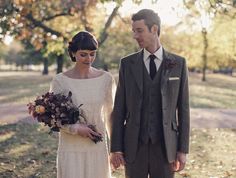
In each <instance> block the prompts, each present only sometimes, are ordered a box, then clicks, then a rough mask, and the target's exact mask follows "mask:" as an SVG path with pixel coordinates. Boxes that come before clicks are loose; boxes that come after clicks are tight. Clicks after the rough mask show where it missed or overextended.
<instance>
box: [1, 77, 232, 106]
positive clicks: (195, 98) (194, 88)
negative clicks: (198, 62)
mask: <svg viewBox="0 0 236 178" xmlns="http://www.w3.org/2000/svg"><path fill="white" fill-rule="evenodd" d="M0 76H1V77H0V86H1V90H0V103H22V104H25V103H28V102H29V101H32V100H33V99H34V98H35V96H36V95H41V94H43V93H44V92H46V91H48V89H49V85H50V81H51V79H52V75H49V76H42V75H41V74H40V73H33V72H30V73H27V72H17V73H16V72H15V73H11V72H0ZM189 81H190V82H189V83H190V89H189V90H190V106H191V107H192V108H222V109H234V108H236V77H230V76H226V75H221V74H208V75H207V81H206V82H202V81H201V75H200V74H193V73H191V74H190V79H189Z"/></svg>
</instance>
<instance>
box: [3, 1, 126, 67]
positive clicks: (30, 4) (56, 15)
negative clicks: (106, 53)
mask: <svg viewBox="0 0 236 178" xmlns="http://www.w3.org/2000/svg"><path fill="white" fill-rule="evenodd" d="M107 1H109V0H107ZM69 2H70V3H69ZM103 2H106V1H105V0H102V1H98V0H70V1H69V0H55V1H53V2H52V1H44V0H38V1H33V0H24V1H23V0H15V1H12V0H10V1H3V3H2V4H1V8H0V13H1V15H2V16H3V18H2V19H1V22H0V25H1V26H0V28H1V35H0V38H1V39H3V37H4V35H12V36H15V38H16V39H18V40H25V39H26V40H28V41H30V42H31V44H32V45H34V47H35V49H36V50H40V49H43V51H45V54H46V55H49V54H51V53H53V54H56V55H57V57H58V59H57V64H58V69H57V72H61V71H62V64H63V55H64V54H65V48H66V44H67V42H68V40H69V39H70V38H71V36H72V35H74V34H75V33H76V32H77V31H79V30H83V29H84V30H87V31H90V32H93V33H95V32H97V33H98V40H99V44H100V45H101V44H102V43H104V41H105V40H106V39H107V36H108V33H107V30H108V28H109V27H110V25H111V23H112V21H113V19H114V17H115V16H116V14H117V12H118V9H119V7H120V5H121V3H122V1H117V2H116V6H115V7H114V9H113V11H112V13H111V14H110V15H109V16H108V18H107V20H106V22H105V23H104V24H105V26H98V25H96V23H95V22H94V21H95V19H96V18H95V15H96V14H95V11H94V8H96V7H97V6H96V5H97V4H98V3H103ZM3 9H4V10H3ZM97 16H98V15H97ZM65 27H66V28H65ZM96 29H99V30H96ZM53 45H56V47H53Z"/></svg>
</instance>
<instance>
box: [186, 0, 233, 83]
mask: <svg viewBox="0 0 236 178" xmlns="http://www.w3.org/2000/svg"><path fill="white" fill-rule="evenodd" d="M184 4H185V7H187V9H188V10H189V11H190V13H189V15H188V17H189V18H188V20H190V19H192V21H194V22H195V23H191V25H193V24H194V25H196V24H200V26H201V32H202V39H203V40H202V42H203V52H202V73H203V75H202V81H205V80H206V70H207V68H208V49H209V37H208V34H209V33H208V31H209V29H208V27H207V26H208V25H209V21H213V20H214V19H215V17H216V16H217V15H222V14H229V12H232V11H234V12H233V13H231V14H230V15H231V17H232V18H234V16H235V15H236V13H235V8H234V7H235V5H236V2H235V0H213V1H212V0H198V1H195V0H184ZM190 21H191V20H190Z"/></svg>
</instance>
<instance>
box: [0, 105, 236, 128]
mask: <svg viewBox="0 0 236 178" xmlns="http://www.w3.org/2000/svg"><path fill="white" fill-rule="evenodd" d="M16 122H26V123H35V121H34V120H33V119H32V118H30V117H29V115H28V112H27V106H26V105H23V104H0V124H11V123H16ZM191 127H192V128H236V109H191Z"/></svg>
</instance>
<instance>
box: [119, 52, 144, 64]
mask: <svg viewBox="0 0 236 178" xmlns="http://www.w3.org/2000/svg"><path fill="white" fill-rule="evenodd" d="M141 53H142V50H140V51H138V52H134V53H131V54H128V55H127V56H125V57H123V58H121V61H122V62H128V61H130V60H132V59H135V58H137V56H139V55H140V54H141Z"/></svg>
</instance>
